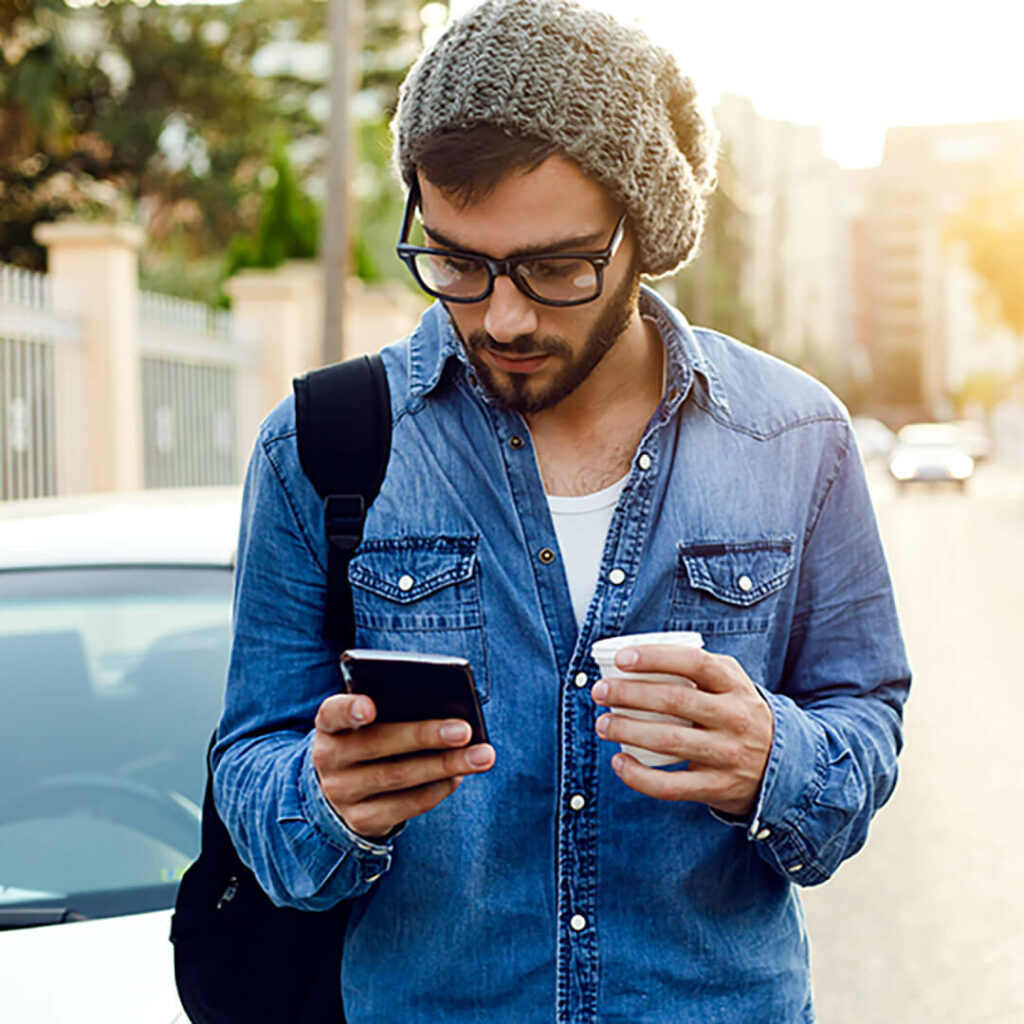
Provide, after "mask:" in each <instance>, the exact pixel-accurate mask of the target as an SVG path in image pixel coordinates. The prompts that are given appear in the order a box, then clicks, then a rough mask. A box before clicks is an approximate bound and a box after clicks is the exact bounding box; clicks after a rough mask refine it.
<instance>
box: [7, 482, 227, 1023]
mask: <svg viewBox="0 0 1024 1024" xmlns="http://www.w3.org/2000/svg"><path fill="white" fill-rule="evenodd" d="M239 504H240V494H239V492H238V490H237V489H236V488H227V489H225V488H216V489H203V490H189V491H151V492H145V493H141V494H135V495H105V496H99V495H96V496H87V497H82V498H51V499H41V500H38V501H26V502H7V503H0V737H2V739H0V1020H2V1021H11V1022H12V1024H13V1022H21V1021H25V1022H32V1024H47V1022H51V1021H52V1022H57V1021H60V1022H71V1021H74V1022H79V1021H97V1022H99V1021H103V1022H105V1024H118V1022H122V1021H124V1022H131V1024H150V1022H152V1024H171V1022H172V1021H181V1022H184V1021H185V1020H186V1017H185V1014H184V1013H183V1011H182V1009H181V1005H180V1003H179V1001H178V998H177V993H176V991H175V986H174V974H173V950H172V947H171V944H170V942H169V941H168V933H169V929H170V915H171V909H170V908H171V907H172V906H173V903H174V897H175V893H176V890H177V884H178V881H179V879H180V878H181V875H182V874H183V872H184V870H185V868H186V867H187V866H188V865H189V863H190V862H191V861H192V859H193V858H194V857H195V855H196V853H197V852H198V846H199V806H200V804H201V802H202V794H203V786H204V781H205V754H206V746H207V743H208V741H209V737H210V734H211V732H212V730H213V728H214V726H215V725H216V721H217V718H218V716H219V713H220V706H221V700H222V695H223V689H224V679H225V674H226V668H227V659H228V647H229V637H230V616H231V591H232V572H233V562H234V550H235V543H236V537H237V532H238V516H239Z"/></svg>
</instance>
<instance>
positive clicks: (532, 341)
mask: <svg viewBox="0 0 1024 1024" xmlns="http://www.w3.org/2000/svg"><path fill="white" fill-rule="evenodd" d="M466 341H467V344H468V345H469V348H470V349H471V350H473V351H474V352H479V351H481V350H483V349H490V350H491V351H492V352H497V353H498V354H499V355H515V356H547V355H563V356H569V355H572V346H570V345H569V343H568V342H567V341H565V340H564V339H563V338H559V337H555V336H549V337H546V338H538V337H536V336H535V335H533V334H520V335H519V336H518V337H517V338H513V339H512V340H511V341H495V340H494V338H492V337H491V336H490V335H489V334H488V333H487V332H486V331H473V332H472V333H471V334H470V335H469V337H468V338H467V339H466Z"/></svg>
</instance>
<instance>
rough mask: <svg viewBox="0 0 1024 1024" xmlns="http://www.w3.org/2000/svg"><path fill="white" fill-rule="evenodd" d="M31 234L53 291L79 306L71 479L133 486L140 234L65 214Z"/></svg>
mask: <svg viewBox="0 0 1024 1024" xmlns="http://www.w3.org/2000/svg"><path fill="white" fill-rule="evenodd" d="M35 237H36V240H37V241H38V242H39V243H40V244H41V245H44V246H46V247H47V249H48V265H49V274H50V277H51V279H52V280H53V285H54V289H55V291H56V293H57V294H60V292H62V291H64V292H67V293H73V294H75V295H77V296H78V297H79V300H80V302H81V305H82V312H83V317H84V330H85V340H84V345H83V347H82V353H81V354H82V359H81V374H82V382H81V385H82V393H83V396H84V410H83V420H84V425H85V443H84V444H83V445H81V448H80V451H81V458H82V460H83V463H84V466H83V467H82V471H81V472H79V473H78V474H77V478H78V479H77V483H78V486H80V487H81V488H82V489H84V490H88V491H121V490H134V489H137V488H141V487H142V484H143V466H142V373H141V368H140V364H139V341H138V333H139V280H138V278H139V273H138V270H139V259H138V250H139V249H140V247H141V246H142V242H143V237H144V236H143V233H142V231H141V229H139V228H138V227H135V226H134V225H128V224H96V223H85V222H76V221H65V222H63V223H54V224H39V225H37V227H36V229H35ZM76 489H77V488H76Z"/></svg>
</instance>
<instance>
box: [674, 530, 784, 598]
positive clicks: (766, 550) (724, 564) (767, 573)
mask: <svg viewBox="0 0 1024 1024" xmlns="http://www.w3.org/2000/svg"><path fill="white" fill-rule="evenodd" d="M795 540H796V538H795V537H782V538H779V539H776V540H758V541H750V542H748V543H742V542H736V541H722V542H708V543H700V544H686V543H683V544H680V545H679V560H680V561H681V562H682V563H683V565H684V566H685V567H686V574H687V576H688V577H689V579H690V585H691V586H692V587H696V588H697V589H698V590H706V591H708V592H709V593H711V594H713V595H714V596H715V597H717V598H718V599H719V600H721V601H726V602H728V603H729V604H734V605H739V606H741V607H749V606H750V605H753V604H756V603H757V602H758V601H760V600H762V599H763V598H765V597H767V596H768V595H769V594H772V593H774V592H775V591H776V590H779V589H780V588H781V587H783V586H785V584H786V582H787V580H788V579H789V577H790V576H791V575H792V572H793V545H794V542H795Z"/></svg>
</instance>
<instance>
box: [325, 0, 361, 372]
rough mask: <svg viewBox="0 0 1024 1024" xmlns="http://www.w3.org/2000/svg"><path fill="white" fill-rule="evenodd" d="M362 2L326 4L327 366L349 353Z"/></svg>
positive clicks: (336, 0)
mask: <svg viewBox="0 0 1024 1024" xmlns="http://www.w3.org/2000/svg"><path fill="white" fill-rule="evenodd" d="M360 3H361V0H327V35H328V40H329V42H330V48H331V73H330V88H329V94H330V100H331V113H330V120H329V121H328V125H327V147H328V148H327V201H326V203H325V206H324V223H323V235H322V238H323V241H322V248H321V258H322V261H323V273H324V321H323V341H322V346H321V360H322V362H323V363H333V362H337V361H338V360H339V359H341V358H342V356H343V355H344V351H345V337H344V316H345V282H346V281H347V280H348V271H349V236H350V235H351V233H352V231H351V205H350V203H349V180H350V178H349V166H350V152H349V151H350V138H351V127H350V122H349V103H350V99H351V96H352V92H353V84H354V83H355V82H356V81H357V78H358V75H359V67H358V55H359V52H360V50H361V42H360V40H361V36H362V31H361V25H362V18H361V8H360ZM357 43H359V45H357Z"/></svg>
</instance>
